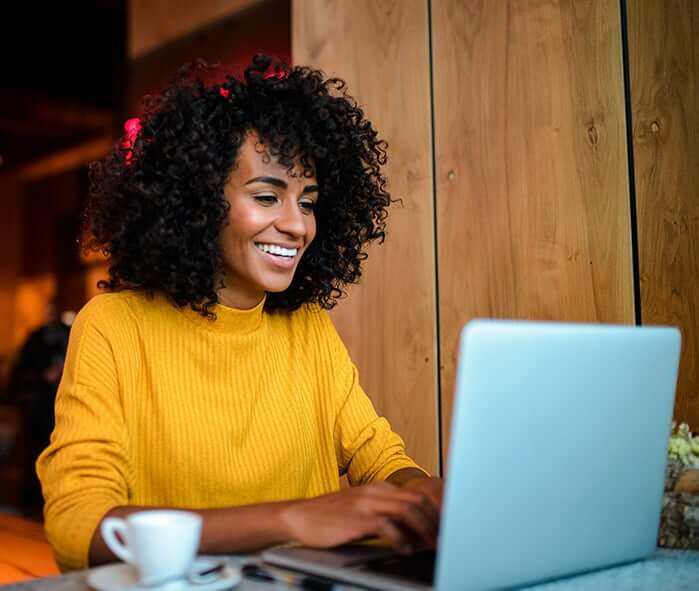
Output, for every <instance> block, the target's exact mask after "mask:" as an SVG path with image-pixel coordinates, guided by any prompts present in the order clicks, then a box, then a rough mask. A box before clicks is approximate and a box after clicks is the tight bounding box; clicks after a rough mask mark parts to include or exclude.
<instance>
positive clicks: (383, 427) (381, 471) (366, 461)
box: [319, 312, 427, 485]
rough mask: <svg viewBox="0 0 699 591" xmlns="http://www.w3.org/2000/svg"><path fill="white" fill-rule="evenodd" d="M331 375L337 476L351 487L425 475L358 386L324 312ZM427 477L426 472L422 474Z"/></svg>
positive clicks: (342, 346)
mask: <svg viewBox="0 0 699 591" xmlns="http://www.w3.org/2000/svg"><path fill="white" fill-rule="evenodd" d="M319 317H320V322H321V332H322V334H323V339H324V340H325V341H326V343H327V350H328V352H329V354H330V357H331V361H330V363H331V364H332V371H333V374H334V378H333V384H334V396H335V402H336V413H337V414H336V419H335V429H334V439H335V449H336V453H337V462H338V466H339V467H340V473H342V474H344V473H346V474H347V477H348V479H349V481H350V484H352V485H358V484H366V483H369V482H372V481H373V480H386V478H388V476H390V475H391V474H393V473H394V472H396V471H398V470H401V469H403V468H417V469H418V470H422V471H423V472H425V471H424V470H423V469H422V468H421V467H420V466H418V465H417V464H416V463H415V462H414V461H413V460H412V459H411V458H410V457H409V456H408V455H407V454H406V453H405V443H404V442H403V440H402V439H401V437H400V436H399V435H398V434H396V433H394V432H393V431H392V430H391V426H390V425H389V423H388V421H387V420H386V419H385V418H384V417H380V416H378V415H377V413H376V410H375V409H374V405H373V404H372V403H371V400H370V399H369V397H368V396H367V395H366V393H365V392H364V390H363V389H362V387H361V386H360V385H359V372H358V371H357V368H356V366H355V365H354V363H352V360H351V359H350V356H349V353H348V351H347V348H346V347H345V345H344V343H343V342H342V340H341V339H340V336H339V335H338V334H337V331H336V330H335V327H334V326H333V324H332V322H331V320H330V317H329V316H328V314H327V313H326V312H321V313H320V314H319ZM425 474H427V472H425Z"/></svg>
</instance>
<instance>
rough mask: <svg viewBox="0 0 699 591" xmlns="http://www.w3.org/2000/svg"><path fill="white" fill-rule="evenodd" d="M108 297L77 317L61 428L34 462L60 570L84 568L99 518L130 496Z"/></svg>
mask: <svg viewBox="0 0 699 591" xmlns="http://www.w3.org/2000/svg"><path fill="white" fill-rule="evenodd" d="M105 297H108V296H99V297H97V298H95V299H93V300H92V301H91V302H90V303H89V304H88V305H87V306H86V307H85V308H83V310H82V311H81V312H80V313H79V314H78V316H77V318H76V321H75V323H74V324H73V327H72V330H71V335H70V342H69V346H68V353H67V358H66V364H65V371H64V374H63V377H62V380H61V384H60V386H59V389H58V394H57V398H56V429H55V430H54V434H53V436H52V439H51V445H50V446H49V447H48V448H47V449H46V450H45V451H44V453H43V454H42V455H41V456H40V458H39V460H38V462H37V471H38V474H39V477H40V479H41V483H42V487H43V493H44V498H45V501H46V504H45V508H44V517H45V527H46V532H47V535H48V538H49V541H50V542H51V544H52V546H53V549H54V553H55V555H56V560H57V562H58V564H59V566H60V567H61V568H62V569H63V570H67V569H78V568H85V567H87V562H88V550H89V545H90V541H91V538H92V535H93V533H94V531H95V528H96V527H97V525H98V523H99V522H100V520H101V519H102V517H103V516H104V514H105V513H106V512H107V511H109V510H110V509H111V508H113V507H115V506H118V505H124V504H126V502H127V499H128V493H127V490H128V481H129V477H128V471H129V468H128V465H127V460H126V457H127V453H126V445H127V443H126V442H127V437H126V431H125V424H124V417H123V412H122V408H121V405H120V403H119V383H118V378H117V372H116V368H115V360H114V355H113V351H112V345H111V343H110V341H109V339H108V338H107V336H106V335H105V334H104V331H103V327H104V326H107V325H108V323H107V322H105V320H106V319H105V318H104V317H105V315H109V306H105V305H104V304H105V301H104V299H103V298H105ZM114 320H116V319H115V318H112V320H111V324H112V325H113V324H114Z"/></svg>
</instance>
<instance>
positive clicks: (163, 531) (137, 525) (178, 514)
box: [100, 509, 202, 585]
mask: <svg viewBox="0 0 699 591" xmlns="http://www.w3.org/2000/svg"><path fill="white" fill-rule="evenodd" d="M201 526H202V519H201V517H200V516H199V515H197V514H196V513H191V512H189V511H172V510H160V509H154V510H150V511H139V512H138V513H132V514H131V515H129V516H128V517H127V518H126V519H120V518H118V517H107V518H106V519H104V520H103V521H102V525H101V528H100V530H101V532H102V537H103V538H104V541H105V542H106V544H107V546H109V549H110V550H111V551H112V552H114V554H116V555H117V556H118V557H119V558H121V560H123V561H124V562H126V563H128V564H131V565H133V566H135V567H136V569H138V572H139V576H140V581H141V583H142V584H144V585H157V584H159V583H164V582H165V581H170V580H174V579H179V578H184V577H186V576H187V573H188V572H189V570H190V569H191V568H192V564H193V563H194V559H195V558H196V555H197V550H198V549H199V543H200V540H201ZM117 533H118V534H119V535H120V536H121V538H122V540H124V543H122V542H121V541H120V540H119V538H117V536H116V534H117Z"/></svg>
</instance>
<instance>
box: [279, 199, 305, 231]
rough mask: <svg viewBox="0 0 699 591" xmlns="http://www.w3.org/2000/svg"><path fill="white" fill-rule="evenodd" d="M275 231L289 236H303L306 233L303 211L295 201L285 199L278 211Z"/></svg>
mask: <svg viewBox="0 0 699 591" xmlns="http://www.w3.org/2000/svg"><path fill="white" fill-rule="evenodd" d="M276 226H277V230H279V231H280V232H283V233H284V234H289V235H291V236H303V235H304V234H305V233H306V220H305V216H304V213H303V211H301V208H300V207H299V204H298V203H296V200H295V199H287V200H286V202H285V203H284V205H283V207H282V208H281V210H280V211H279V217H278V218H277V223H276Z"/></svg>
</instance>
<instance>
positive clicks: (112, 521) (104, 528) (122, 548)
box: [100, 517, 136, 565]
mask: <svg viewBox="0 0 699 591" xmlns="http://www.w3.org/2000/svg"><path fill="white" fill-rule="evenodd" d="M100 531H101V532H102V537H103V538H104V541H105V543H106V544H107V546H108V547H109V549H110V550H111V551H112V552H114V554H116V555H117V556H118V557H119V558H121V559H122V560H123V561H124V562H127V563H128V564H134V565H135V564H136V558H135V557H134V555H133V554H132V553H131V551H130V550H129V549H128V548H127V546H128V543H129V536H128V533H127V531H128V529H127V527H126V521H124V520H123V519H119V518H118V517H107V518H105V519H104V520H102V525H101V526H100ZM116 533H119V535H121V537H122V538H123V539H124V541H125V542H126V544H122V543H121V542H120V541H119V538H117V537H116V535H115V534H116Z"/></svg>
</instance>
